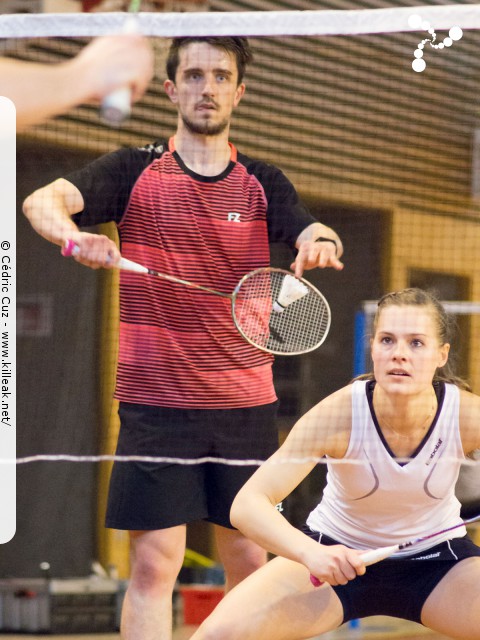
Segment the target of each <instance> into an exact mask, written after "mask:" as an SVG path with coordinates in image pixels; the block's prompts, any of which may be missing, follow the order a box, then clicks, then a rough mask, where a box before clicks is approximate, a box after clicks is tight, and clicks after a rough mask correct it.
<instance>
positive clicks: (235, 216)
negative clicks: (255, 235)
mask: <svg viewBox="0 0 480 640" xmlns="http://www.w3.org/2000/svg"><path fill="white" fill-rule="evenodd" d="M227 220H228V221H229V222H240V214H239V213H236V212H235V211H229V212H228V213H227Z"/></svg>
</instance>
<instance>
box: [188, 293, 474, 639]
mask: <svg viewBox="0 0 480 640" xmlns="http://www.w3.org/2000/svg"><path fill="white" fill-rule="evenodd" d="M449 332H450V327H449V318H448V317H447V315H446V313H445V311H444V309H443V307H442V306H441V304H440V303H439V302H438V301H437V299H436V298H435V297H433V296H432V295H431V294H429V293H427V292H424V291H422V290H420V289H405V290H403V291H400V292H396V293H390V294H387V295H386V296H384V297H383V298H382V299H381V300H380V302H379V305H378V310H377V314H376V317H375V322H374V333H373V338H372V341H371V355H372V361H373V373H372V374H369V375H366V376H362V379H357V380H355V381H354V382H353V383H352V384H350V385H348V386H346V387H344V388H342V389H340V390H339V391H337V392H336V393H334V394H332V395H331V396H329V397H327V398H326V399H324V400H322V401H321V402H320V403H319V404H318V405H317V406H315V407H314V408H313V409H311V410H310V411H309V412H308V413H306V414H305V415H304V416H303V417H302V418H301V419H300V420H299V421H298V423H297V424H296V425H295V426H294V428H293V429H292V431H291V432H290V434H289V436H288V438H287V439H286V441H285V443H284V444H283V445H282V446H281V447H280V449H279V450H278V451H277V452H276V453H275V454H274V455H273V456H272V457H271V458H270V459H269V460H268V461H267V462H265V463H264V464H263V465H262V466H261V467H260V468H259V469H258V470H257V472H256V473H255V474H254V475H253V476H252V477H251V478H250V480H249V481H248V482H247V483H246V485H245V486H244V487H243V488H242V489H241V490H240V492H239V494H238V495H237V497H236V499H235V501H234V503H233V506H232V511H231V519H232V522H233V523H234V524H235V526H237V527H238V528H239V529H240V530H241V531H243V533H245V534H246V535H247V536H249V537H250V538H253V539H254V540H255V541H256V542H257V543H259V544H261V545H262V546H264V547H265V548H267V549H268V550H269V551H271V552H272V553H274V554H276V555H277V557H276V558H274V559H273V560H271V561H270V562H269V563H268V564H267V565H265V566H264V567H262V568H261V569H259V570H258V571H256V572H255V573H253V574H252V575H251V576H249V577H248V578H247V579H246V580H245V581H243V582H242V583H241V584H240V585H238V586H237V587H236V588H235V589H233V591H231V592H230V593H229V594H228V595H227V596H226V597H225V598H224V599H223V601H222V602H221V603H220V604H219V605H218V606H217V608H216V610H215V611H214V612H213V614H212V615H211V616H210V617H209V618H207V620H206V621H205V622H204V623H203V624H202V625H201V626H200V627H199V629H198V630H197V632H196V633H195V634H194V636H193V638H194V640H206V639H213V638H215V640H236V639H240V638H241V639H242V640H249V639H253V638H255V640H290V639H291V640H294V639H295V640H297V639H300V638H311V637H313V636H318V635H321V634H323V633H325V632H327V631H329V630H333V629H335V628H336V627H338V626H339V625H341V624H342V623H343V622H346V621H348V620H351V619H355V618H362V617H365V616H371V615H388V616H394V617H398V618H405V619H407V620H413V621H415V622H418V623H421V624H423V625H425V626H426V627H429V628H431V629H433V630H435V631H437V632H439V633H442V634H445V635H447V636H449V637H452V638H458V639H461V640H479V639H480V548H479V547H477V546H476V545H475V544H474V543H473V541H472V540H470V538H468V537H467V535H466V530H465V527H464V526H463V523H462V521H461V519H460V503H459V502H458V500H457V498H456V497H455V493H454V487H455V482H456V479H457V476H458V472H459V468H460V466H461V463H462V461H464V459H465V457H466V456H468V454H469V453H471V452H473V451H474V450H475V449H477V448H479V447H480V420H479V418H480V397H479V396H477V395H474V394H473V393H471V392H470V391H469V390H468V386H467V385H466V384H465V383H464V382H463V381H461V380H460V379H458V378H456V377H454V376H453V375H452V374H451V370H450V367H449V364H448V362H447V361H448V355H449V348H450V344H449V340H450V337H449ZM323 456H326V457H327V461H328V476H327V486H326V488H325V490H324V493H323V497H322V499H321V502H320V503H319V505H318V506H317V507H316V508H315V509H314V510H313V511H312V512H311V513H310V515H309V517H308V519H307V524H306V527H305V530H304V531H300V530H298V529H295V528H294V527H293V526H291V525H290V524H289V523H288V522H287V520H286V519H285V518H284V517H283V516H282V515H281V513H280V512H279V511H278V510H277V509H276V505H277V504H278V503H279V502H280V501H282V500H283V499H284V498H285V497H286V496H287V495H288V494H289V493H291V492H292V491H293V489H294V488H295V487H296V486H297V485H298V484H299V483H300V482H301V481H302V480H303V479H304V478H305V476H306V475H307V474H308V473H309V472H310V471H311V470H312V468H313V467H314V465H315V459H316V460H318V459H320V458H321V457H323ZM447 528H448V529H450V531H445V529H447ZM438 531H440V532H443V533H440V534H439V535H436V536H435V537H433V538H432V537H430V538H429V539H428V540H423V538H424V537H426V536H430V534H432V533H433V532H438ZM412 538H416V539H418V538H422V540H421V541H418V540H417V542H418V544H414V545H412V546H409V547H408V548H407V549H405V550H403V551H398V552H397V553H394V554H393V555H392V556H390V557H389V558H387V559H384V560H382V561H380V562H378V563H376V564H373V565H371V566H369V567H368V568H366V566H365V562H364V560H363V558H362V551H365V550H368V549H374V548H377V547H383V546H387V545H397V544H400V545H401V543H402V542H405V541H406V540H410V539H412ZM315 579H316V583H317V585H319V584H321V586H317V587H315V586H314V585H313V584H312V581H313V582H315Z"/></svg>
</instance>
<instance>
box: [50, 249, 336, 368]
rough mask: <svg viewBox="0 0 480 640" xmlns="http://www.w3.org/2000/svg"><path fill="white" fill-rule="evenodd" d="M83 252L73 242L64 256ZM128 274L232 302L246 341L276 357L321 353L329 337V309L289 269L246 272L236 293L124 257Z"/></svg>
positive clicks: (121, 262)
mask: <svg viewBox="0 0 480 640" xmlns="http://www.w3.org/2000/svg"><path fill="white" fill-rule="evenodd" d="M78 251H79V248H78V245H76V244H75V242H73V241H71V240H69V241H67V242H66V244H65V246H64V247H63V249H62V255H64V256H73V255H75V254H76V253H78ZM115 266H116V267H117V268H119V269H122V270H124V271H131V272H134V273H139V274H145V275H151V276H155V277H158V278H162V279H163V280H168V281H170V282H174V283H177V284H181V285H184V286H186V287H191V288H194V289H199V290H201V291H205V292H206V293H210V294H212V295H216V296H220V297H222V298H228V299H230V301H231V313H232V319H233V322H234V324H235V327H236V328H237V330H238V331H239V333H240V334H241V335H242V336H243V338H244V339H245V340H247V342H249V343H250V344H251V345H253V346H254V347H257V348H258V349H261V350H262V351H265V352H267V353H271V354H274V355H290V356H291V355H299V354H303V353H308V352H309V351H313V350H314V349H317V348H318V347H319V346H320V345H321V344H322V343H323V342H324V341H325V338H326V337H327V335H328V332H329V329H330V323H331V313H330V307H329V305H328V302H327V300H326V299H325V297H324V296H323V294H322V293H320V291H319V290H318V289H317V288H316V287H314V286H313V285H312V284H311V283H310V282H308V280H305V279H304V278H297V277H296V276H295V275H293V274H292V273H290V272H289V271H286V270H284V269H278V268H275V267H263V268H260V269H255V270H254V271H251V272H250V273H247V274H246V275H245V276H243V278H241V280H240V281H239V282H238V284H237V285H236V287H235V289H234V290H233V291H232V292H231V293H224V292H221V291H216V290H215V289H211V288H210V287H205V286H203V285H200V284H197V283H195V282H190V281H188V280H183V279H181V278H177V277H175V276H171V275H168V274H165V273H159V272H158V271H154V270H153V269H148V268H147V267H144V266H143V265H141V264H138V263H137V262H133V261H132V260H128V259H126V258H121V259H120V260H119V262H118V263H117V264H116V265H115Z"/></svg>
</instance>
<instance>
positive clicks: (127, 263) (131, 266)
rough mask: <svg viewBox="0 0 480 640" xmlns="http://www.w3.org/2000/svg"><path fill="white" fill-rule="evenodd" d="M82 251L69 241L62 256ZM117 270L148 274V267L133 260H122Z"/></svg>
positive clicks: (117, 265)
mask: <svg viewBox="0 0 480 640" xmlns="http://www.w3.org/2000/svg"><path fill="white" fill-rule="evenodd" d="M79 251H80V248H79V246H78V244H76V243H75V242H74V241H73V240H67V241H66V242H65V244H64V246H63V247H62V256H65V257H69V256H75V255H77V254H78V252H79ZM115 267H116V268H117V269H122V270H124V271H134V272H135V273H148V269H147V267H144V266H143V265H141V264H138V262H133V260H128V259H127V258H120V260H119V261H118V262H117V263H116V264H115Z"/></svg>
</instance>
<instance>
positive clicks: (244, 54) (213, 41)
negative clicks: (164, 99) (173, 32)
mask: <svg viewBox="0 0 480 640" xmlns="http://www.w3.org/2000/svg"><path fill="white" fill-rule="evenodd" d="M192 42H206V43H207V44H210V45H212V46H213V47H219V48H220V49H224V50H225V51H228V52H229V53H233V55H234V56H235V58H236V61H237V71H238V84H240V83H241V82H242V80H243V76H244V75H245V69H246V66H247V64H249V63H250V62H251V61H252V60H253V54H252V50H251V49H250V45H249V43H248V40H247V38H240V37H233V36H193V37H185V38H174V39H173V41H172V44H171V45H170V50H169V52H168V57H167V76H168V79H169V80H172V82H175V77H176V75H177V69H178V65H179V57H180V56H179V54H180V49H182V48H183V47H186V46H187V45H189V44H191V43H192Z"/></svg>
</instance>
